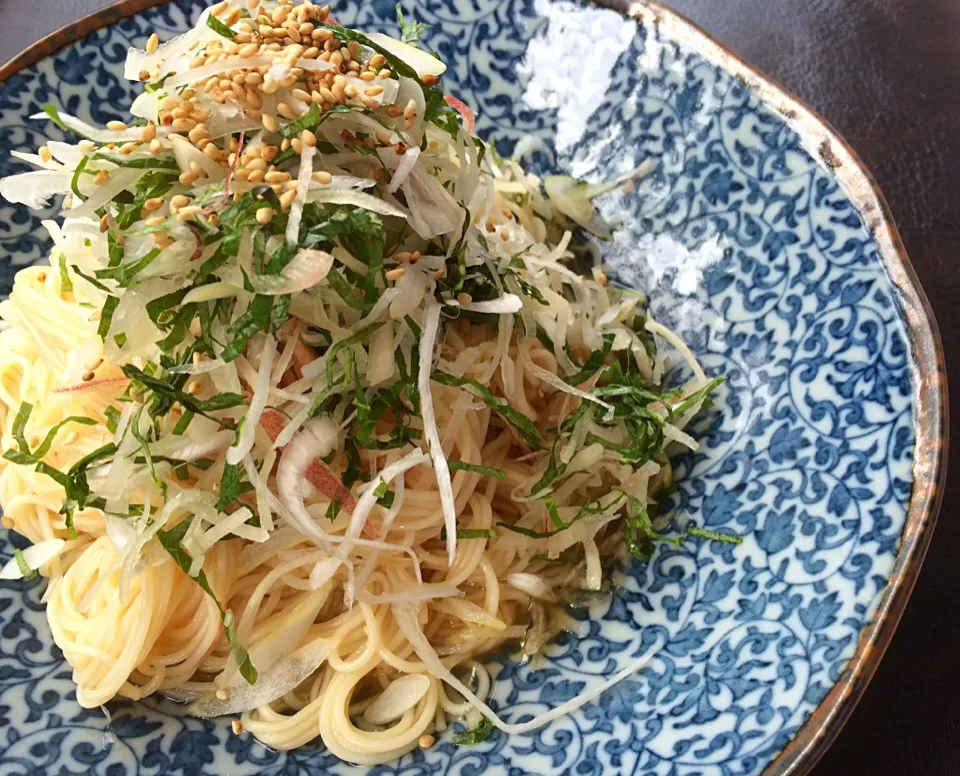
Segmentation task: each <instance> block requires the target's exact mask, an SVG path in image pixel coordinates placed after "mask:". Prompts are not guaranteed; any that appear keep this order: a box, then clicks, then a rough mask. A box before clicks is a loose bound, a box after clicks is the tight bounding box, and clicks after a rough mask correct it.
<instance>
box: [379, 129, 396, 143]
mask: <svg viewBox="0 0 960 776" xmlns="http://www.w3.org/2000/svg"><path fill="white" fill-rule="evenodd" d="M392 141H393V133H392V132H391V131H390V130H389V129H384V128H383V127H381V128H380V129H378V130H377V142H378V143H380V145H391V142H392Z"/></svg>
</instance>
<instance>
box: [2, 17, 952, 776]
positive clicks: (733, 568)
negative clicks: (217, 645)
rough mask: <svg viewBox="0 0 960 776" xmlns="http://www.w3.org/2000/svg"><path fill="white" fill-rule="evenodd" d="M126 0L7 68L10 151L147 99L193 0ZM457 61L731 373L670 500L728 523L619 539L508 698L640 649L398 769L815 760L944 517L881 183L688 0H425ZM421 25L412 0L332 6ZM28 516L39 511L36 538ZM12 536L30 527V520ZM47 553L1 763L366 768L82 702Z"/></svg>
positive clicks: (458, 69)
mask: <svg viewBox="0 0 960 776" xmlns="http://www.w3.org/2000/svg"><path fill="white" fill-rule="evenodd" d="M151 5H153V3H150V2H144V1H143V0H138V1H136V2H122V3H120V4H118V5H117V6H113V7H111V8H109V9H107V10H105V11H103V12H101V13H99V14H95V15H93V16H91V17H88V18H87V19H85V20H83V21H82V22H80V23H79V24H77V25H74V26H73V27H70V28H67V29H66V30H64V31H61V32H60V33H57V34H55V35H53V36H51V37H50V38H48V39H46V40H45V41H42V42H41V43H39V44H37V45H36V46H34V47H33V48H31V49H29V50H28V51H27V52H25V53H24V54H23V55H21V56H20V57H18V58H17V59H16V60H14V61H13V62H12V63H10V64H9V65H7V66H6V67H5V68H4V69H3V70H2V71H0V76H2V77H3V78H5V81H4V83H3V84H2V86H0V129H2V131H0V174H2V175H6V174H9V173H11V172H13V171H15V170H16V169H18V167H19V163H17V162H16V161H15V160H12V159H10V158H9V157H8V156H7V152H8V151H9V150H10V149H13V148H19V149H23V148H31V147H37V146H39V145H40V144H41V143H42V142H43V139H44V137H56V138H59V137H60V135H59V132H58V130H56V128H55V127H50V126H49V125H47V124H45V123H38V122H33V121H30V120H29V119H28V118H27V117H28V116H29V115H31V114H33V113H35V112H37V111H38V110H39V109H40V106H41V105H42V104H44V103H55V104H57V105H59V106H61V107H63V108H65V109H66V110H68V111H69V112H71V113H73V114H76V115H79V116H80V117H81V118H83V119H86V120H88V121H93V122H96V123H105V122H106V121H108V120H110V119H112V118H115V114H116V113H119V112H120V110H119V109H118V108H117V107H116V106H126V105H128V104H129V103H130V101H131V100H132V97H133V94H134V89H135V88H136V85H135V84H129V83H127V82H124V81H123V80H122V77H121V76H122V69H123V67H122V65H123V60H124V57H125V53H126V49H127V47H128V46H129V45H137V46H142V45H143V44H144V42H145V40H146V38H147V37H148V36H149V34H150V33H152V32H154V31H156V32H158V33H159V34H160V36H161V38H167V37H170V36H172V35H173V34H176V33H178V32H180V31H183V30H184V29H186V28H187V27H188V25H189V23H190V21H191V20H192V19H193V18H195V16H196V15H197V14H198V13H199V11H200V9H201V3H200V2H197V1H195V0H180V2H177V3H175V4H165V5H159V6H158V7H154V8H149V7H148V6H151ZM404 6H405V9H404V10H405V12H406V13H407V14H411V15H413V16H415V17H416V18H417V19H418V20H419V21H422V22H425V23H427V24H430V25H431V27H430V30H429V32H428V33H427V34H426V35H425V39H424V40H425V44H426V46H427V47H428V48H432V49H434V50H436V51H438V52H439V53H440V54H441V56H442V58H443V59H444V60H445V61H447V62H448V63H449V64H450V69H449V70H448V73H447V76H446V82H445V85H446V89H447V90H448V91H449V92H452V93H453V94H455V95H456V96H458V97H460V98H461V99H462V100H464V101H465V102H467V103H468V104H470V105H471V106H473V107H474V108H475V109H476V111H477V114H478V125H477V126H478V129H479V131H480V132H481V133H482V134H483V135H484V136H486V137H488V138H491V139H493V140H495V142H496V144H497V148H498V149H499V151H500V152H501V153H503V154H517V155H522V156H523V157H524V158H525V159H526V163H527V164H529V165H531V166H532V167H534V168H536V169H539V170H541V171H546V170H561V171H566V172H569V173H570V174H573V175H576V176H578V177H583V178H587V179H590V180H594V181H597V180H609V179H611V178H614V177H616V176H617V175H619V174H621V173H623V172H625V171H629V170H633V169H634V168H636V167H638V166H641V165H645V166H647V167H648V169H649V172H648V174H647V175H646V176H645V177H643V178H641V179H640V180H638V181H637V182H636V183H635V185H634V186H632V187H631V189H630V191H625V192H619V193H613V194H610V195H608V196H607V197H606V198H605V199H604V200H602V201H601V209H602V211H603V213H604V215H605V216H606V217H607V218H608V220H610V221H611V222H612V223H614V224H615V225H616V227H617V228H616V230H615V236H614V239H613V240H612V241H611V242H610V243H607V244H604V245H601V246H600V249H601V252H602V254H603V256H604V259H605V260H606V261H607V263H608V265H609V267H610V271H609V274H610V276H611V278H612V279H614V280H616V281H618V282H620V283H623V284H626V285H630V286H634V287H637V288H640V289H642V290H644V291H645V292H647V293H648V294H649V295H650V299H651V303H652V306H653V308H654V311H655V313H657V315H658V317H659V318H660V319H661V320H664V321H665V322H666V323H668V324H669V325H672V326H673V327H674V328H675V329H677V330H678V331H679V332H680V333H681V334H682V336H683V337H684V338H685V340H686V341H687V342H689V343H691V345H692V347H693V349H694V350H695V352H696V353H697V354H698V356H699V358H700V359H701V361H702V363H703V364H704V365H705V367H706V368H707V370H708V371H709V372H710V373H711V374H714V375H722V376H724V378H725V382H724V384H723V386H722V388H721V389H720V391H719V392H718V396H717V401H716V406H715V408H714V409H713V410H711V411H710V412H708V413H705V414H704V415H703V417H702V418H701V419H700V420H699V422H698V427H697V428H696V430H695V431H696V436H698V437H699V438H700V440H701V447H700V450H699V451H698V452H696V453H694V454H691V455H688V456H687V457H684V458H681V459H679V460H677V461H676V467H677V474H678V477H679V482H680V487H679V491H678V493H677V494H675V495H674V496H673V497H672V499H671V502H670V503H669V504H667V505H666V508H667V509H668V510H669V511H670V514H672V515H674V516H675V517H676V519H677V520H678V521H682V520H684V519H687V517H688V516H689V517H690V518H692V519H693V520H694V521H696V522H697V523H698V524H701V525H704V526H706V527H707V528H711V529H720V530H724V531H730V532H734V533H737V534H740V535H742V536H744V538H745V541H744V543H743V544H742V545H740V546H737V547H734V546H730V545H726V544H720V543H715V542H711V541H709V540H707V539H701V538H692V537H691V538H688V539H686V540H685V541H684V543H683V544H682V546H679V547H672V546H669V545H665V546H662V547H661V548H660V550H659V551H658V553H657V554H656V555H655V557H654V558H653V559H652V561H651V562H650V563H649V564H645V565H641V564H634V565H633V566H631V567H629V568H626V569H624V571H623V574H622V575H621V578H620V585H619V587H618V589H617V591H616V594H615V595H614V596H613V598H612V600H610V601H608V602H602V603H600V604H598V605H596V607H595V611H593V612H592V614H593V619H591V621H590V623H589V628H588V630H587V632H586V633H585V635H584V636H583V637H582V638H571V637H563V638H561V639H559V640H558V641H557V642H556V643H555V644H553V645H552V646H551V647H550V648H549V649H548V651H547V655H546V656H545V657H544V658H543V659H538V660H535V661H533V662H532V663H528V664H526V665H522V666H521V665H518V664H517V663H515V662H513V661H511V660H510V656H509V655H505V656H501V658H498V659H497V660H498V665H499V669H498V670H497V672H496V683H495V688H494V691H493V698H494V700H495V703H496V705H497V706H498V708H499V709H500V710H501V711H502V712H503V714H504V715H505V716H507V717H508V718H510V719H512V720H517V719H519V718H521V716H522V715H523V714H531V713H537V712H542V711H544V710H546V709H549V708H553V707H555V706H557V705H559V704H561V703H563V702H564V701H566V700H568V699H569V698H571V697H573V696H574V695H576V694H578V693H579V692H580V691H581V690H582V689H583V688H584V687H592V686H599V685H601V684H602V683H603V681H604V680H605V679H606V678H609V677H611V676H613V675H615V674H616V673H617V672H618V670H619V669H620V668H621V667H622V666H623V665H626V664H627V663H628V662H630V661H632V660H634V659H636V658H637V657H638V656H640V655H644V654H647V655H649V656H650V661H649V663H648V664H647V667H646V668H645V669H644V670H643V671H641V672H640V673H638V674H636V675H634V676H632V677H630V678H628V679H626V680H625V681H623V682H621V683H619V684H617V685H616V686H615V687H613V688H612V689H609V690H608V691H607V692H605V693H604V694H603V695H602V697H601V698H600V700H599V701H597V702H595V703H592V704H590V705H588V706H587V707H585V708H583V709H581V710H580V711H578V712H577V713H575V714H573V715H571V716H568V717H564V718H562V719H559V720H557V721H556V722H554V723H552V724H551V725H549V726H547V727H546V728H543V729H541V730H539V731H537V732H535V733H531V734H528V735H524V736H514V737H509V738H508V737H507V736H505V735H503V734H500V733H497V734H495V735H494V736H492V737H491V738H490V739H488V740H487V741H486V742H484V743H483V744H481V745H479V746H475V747H457V746H455V745H454V744H453V743H452V742H451V740H450V738H449V735H448V736H444V737H441V738H440V740H439V741H438V742H437V743H436V744H435V745H434V746H433V747H431V748H430V749H428V750H417V751H415V752H413V753H411V754H409V755H407V756H405V757H404V758H403V759H402V760H401V761H399V762H398V763H395V764H391V765H387V766H382V767H378V768H374V769H372V771H371V772H373V773H377V774H398V775H399V774H411V775H412V774H418V775H419V774H435V773H444V774H460V775H463V776H466V775H467V774H476V773H479V772H483V773H486V774H509V775H510V776H521V775H522V774H532V773H538V774H543V773H548V772H549V773H578V774H591V773H617V774H649V775H650V776H653V775H656V776H660V775H661V774H662V775H663V776H667V774H670V776H674V775H684V774H690V775H691V776H692V774H700V775H702V776H721V775H723V776H726V774H758V773H767V774H786V773H791V774H792V773H801V772H805V771H806V770H808V769H809V768H810V767H811V766H812V763H813V762H814V760H815V759H816V757H817V755H818V754H819V753H820V752H821V751H822V750H823V748H824V747H825V746H826V745H827V744H828V743H829V741H830V740H831V739H832V737H833V736H834V735H835V734H836V732H837V731H838V729H839V727H840V726H841V725H842V723H843V722H844V720H845V719H846V717H847V716H848V715H849V714H850V712H851V710H852V708H853V706H854V704H855V703H856V701H857V699H858V698H859V696H860V694H861V693H862V691H863V689H864V687H865V685H866V683H867V681H868V680H869V678H870V676H871V675H872V673H873V671H874V670H875V668H876V665H877V663H878V661H879V659H880V656H881V654H882V652H883V650H884V648H885V646H886V644H887V643H888V641H889V639H890V637H891V635H892V632H893V630H894V628H895V626H896V622H897V620H898V618H899V616H900V613H901V612H902V610H903V607H904V605H905V603H906V600H907V597H908V596H909V593H910V590H911V588H912V586H913V582H914V580H915V578H916V575H917V572H918V570H919V566H920V562H921V560H922V557H923V554H924V551H925V549H926V546H927V544H928V543H929V540H930V536H931V533H932V530H933V523H934V520H935V516H936V511H937V506H938V504H937V500H938V497H939V493H940V487H939V480H940V477H941V476H942V473H943V471H944V457H945V446H946V439H945V435H946V429H945V425H944V413H945V409H946V388H945V377H944V373H943V367H942V355H941V348H940V344H939V340H938V335H937V332H936V327H935V323H934V321H933V318H932V315H931V313H930V311H929V307H928V306H927V303H926V300H925V299H924V297H923V294H922V292H921V291H920V289H919V287H918V285H917V282H916V278H915V277H914V274H913V271H912V269H911V268H910V265H909V262H908V261H907V258H906V255H905V253H904V250H903V247H902V245H901V243H900V241H899V238H898V236H897V233H896V229H895V228H894V226H893V224H892V222H891V219H890V216H889V213H888V211H887V208H886V206H885V204H884V203H883V200H882V197H881V196H880V195H879V194H878V193H877V192H876V190H875V187H874V186H873V184H872V182H871V179H870V177H869V175H868V174H867V173H866V172H865V171H864V169H863V168H862V166H861V164H860V163H859V161H858V160H857V158H856V156H855V155H854V154H853V152H852V151H850V149H849V148H848V147H847V146H846V145H845V144H844V142H843V141H842V140H840V139H839V138H838V137H837V135H836V134H835V133H834V132H833V131H832V130H831V129H830V128H829V127H828V126H827V125H826V124H825V123H824V122H823V120H822V119H820V118H818V117H817V116H816V115H814V114H813V113H812V112H811V111H810V110H809V109H808V108H806V107H805V106H803V105H802V104H800V103H799V102H798V101H796V100H795V99H793V98H791V97H789V96H787V95H786V94H784V93H783V91H781V90H780V89H779V88H778V87H777V86H776V85H775V84H772V83H771V82H769V81H768V80H766V79H765V78H763V77H762V76H761V75H759V74H758V73H756V72H755V71H753V70H752V69H751V68H750V67H749V66H747V65H745V64H744V63H743V62H741V61H740V60H738V59H737V58H736V57H735V56H734V55H733V54H731V53H730V52H728V51H726V50H724V49H723V48H722V47H721V46H720V45H719V44H717V43H715V42H713V41H711V40H710V39H709V38H708V37H707V36H706V35H704V34H703V33H702V32H700V31H699V30H697V29H696V28H694V27H693V26H692V25H690V24H689V23H688V22H686V21H684V20H683V19H682V18H680V17H679V16H677V15H675V14H674V13H673V12H671V11H668V10H666V9H665V8H662V7H660V6H658V5H655V4H653V3H650V2H641V3H636V4H632V5H629V6H627V5H626V4H623V5H616V6H601V5H588V4H582V3H579V2H566V1H561V0H456V1H455V2H441V0H418V1H417V2H413V3H411V2H404ZM334 10H335V13H336V14H337V16H338V19H339V20H340V21H341V22H342V23H344V24H347V25H348V26H357V27H364V28H369V29H381V30H385V31H391V30H394V29H395V24H396V20H395V11H394V3H393V0H373V2H366V3H362V4H360V3H356V4H354V5H351V6H349V7H336V8H335V9H334ZM53 215H54V210H53V209H51V211H50V212H49V213H45V214H42V216H41V215H38V214H35V213H28V212H27V211H26V210H24V209H22V208H19V207H12V206H7V205H3V206H2V208H0V224H2V225H3V226H2V227H0V254H2V256H3V259H2V262H3V263H2V265H0V292H2V293H7V292H8V291H9V288H10V286H11V283H12V280H13V274H14V272H15V270H16V269H17V268H18V267H20V266H24V265H26V264H29V263H32V262H35V261H38V260H40V259H41V258H43V257H44V256H45V253H46V251H47V249H48V244H47V240H46V238H45V233H44V232H43V230H42V228H41V226H40V218H41V217H53ZM14 540H16V538H15V537H14ZM3 552H4V553H5V554H9V552H10V550H9V547H8V546H6V545H5V546H4V549H3ZM42 590H43V587H42V583H39V584H35V585H32V586H29V587H28V589H27V590H26V593H25V594H24V587H23V583H16V584H4V585H3V586H2V587H0V629H2V630H0V634H2V642H0V724H2V725H3V730H0V770H2V772H3V773H5V774H28V773H30V774H32V773H47V772H61V771H62V772H81V771H82V772H85V773H94V774H104V775H106V774H110V776H114V775H116V776H119V774H126V773H129V774H168V773H169V774H174V773H184V774H200V773H205V774H214V773H218V774H231V775H236V776H247V775H248V774H250V775H252V774H263V775H264V776H266V775H267V774H278V775H279V774H301V773H302V774H318V775H319V774H341V773H342V774H348V773H353V772H355V771H354V769H353V768H352V767H350V766H348V765H345V764H343V763H340V762H338V761H337V760H336V759H335V758H334V757H332V756H331V755H329V754H328V753H327V752H326V751H324V750H323V749H322V748H321V747H319V746H313V747H308V748H305V749H301V750H299V751H296V752H290V753H277V752H273V751H269V750H267V749H265V748H264V747H262V746H261V745H259V744H257V743H256V742H255V741H254V740H252V739H251V738H250V737H249V736H247V735H240V736H235V735H233V734H232V733H231V731H230V726H229V723H228V722H226V721H222V720H221V721H206V720H198V719H190V718H187V717H185V716H183V715H182V714H181V713H180V711H179V709H178V708H177V707H176V706H175V705H173V704H171V703H168V702H165V701H161V700H149V701H147V702H144V703H142V704H139V705H135V706H134V705H130V704H116V705H115V706H111V708H110V714H111V716H112V721H111V722H110V724H109V734H108V733H107V731H108V720H107V718H106V717H105V715H104V713H103V712H101V711H100V710H92V711H88V710H83V709H81V708H80V707H79V706H78V705H77V704H76V701H75V697H74V692H73V689H72V684H71V682H70V671H69V669H68V668H67V667H66V666H65V664H64V663H63V662H62V657H61V655H60V653H59V651H58V650H57V649H56V647H55V646H54V645H53V641H52V638H51V635H50V631H49V628H48V626H47V623H46V619H45V617H44V613H43V607H42V605H41V604H40V596H41V594H42Z"/></svg>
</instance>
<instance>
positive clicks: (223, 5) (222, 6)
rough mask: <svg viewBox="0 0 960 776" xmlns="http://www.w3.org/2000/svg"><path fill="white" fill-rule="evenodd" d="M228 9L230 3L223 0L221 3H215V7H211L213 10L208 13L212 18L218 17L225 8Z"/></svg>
mask: <svg viewBox="0 0 960 776" xmlns="http://www.w3.org/2000/svg"><path fill="white" fill-rule="evenodd" d="M229 7H230V3H229V2H228V0H223V1H222V2H220V3H217V4H216V5H215V6H213V8H211V9H210V13H212V14H213V15H214V16H219V15H220V14H222V13H223V12H224V11H226V10H227V8H229Z"/></svg>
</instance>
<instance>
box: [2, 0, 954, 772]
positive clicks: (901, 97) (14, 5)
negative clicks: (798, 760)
mask: <svg viewBox="0 0 960 776" xmlns="http://www.w3.org/2000/svg"><path fill="white" fill-rule="evenodd" d="M109 3H110V0H32V1H28V0H0V62H5V61H6V60H8V59H9V58H11V57H13V56H14V55H16V54H17V53H19V51H20V50H21V49H22V48H24V47H25V46H27V45H29V44H30V43H32V42H33V41H34V40H37V39H38V38H40V37H42V36H43V35H45V34H47V33H48V32H52V31H54V30H55V29H57V28H59V27H61V26H63V25H64V24H67V23H69V22H72V21H75V20H76V19H78V18H80V17H81V16H83V15H85V14H87V13H89V12H90V11H93V10H96V9H98V8H102V7H103V6H106V5H109ZM667 5H671V6H673V7H674V8H676V9H677V10H679V11H681V12H682V13H684V14H686V15H687V16H688V17H689V18H691V19H692V20H693V21H695V22H696V23H698V24H699V25H700V26H702V27H704V28H705V29H706V30H707V32H709V33H711V34H712V35H713V36H714V37H715V38H717V39H718V40H720V41H721V42H722V43H724V44H726V45H727V46H729V47H730V48H732V49H733V50H734V51H736V52H737V53H739V54H740V55H741V56H743V57H744V58H745V59H746V60H747V61H749V62H751V63H752V64H754V65H755V66H757V67H758V68H760V70H762V71H764V72H766V73H768V74H769V75H771V76H772V77H773V78H775V79H776V80H777V81H779V82H780V83H781V84H783V85H784V86H785V87H786V88H787V89H788V90H789V91H791V92H793V93H794V94H796V95H797V96H799V97H801V98H802V99H803V100H805V101H806V102H808V103H809V104H810V105H812V106H813V107H814V108H815V109H816V110H817V111H819V112H820V113H821V114H822V115H823V116H825V117H826V118H827V119H828V120H829V121H830V122H831V123H832V124H833V125H834V126H835V127H836V128H837V129H838V130H839V131H840V134H842V135H843V136H844V137H845V138H846V139H847V140H848V141H849V142H850V144H851V145H852V146H853V148H854V149H855V150H856V151H857V153H858V154H859V155H860V157H861V158H862V159H863V161H864V162H865V163H866V165H867V167H868V168H869V169H870V170H872V172H873V175H874V177H875V178H876V180H877V182H878V183H879V184H880V188H881V189H882V190H883V192H884V193H885V194H886V197H887V200H888V201H889V202H890V206H891V208H892V210H893V214H894V217H895V218H896V221H897V224H898V225H899V227H900V232H901V234H902V235H903V239H904V242H905V243H906V246H907V251H908V253H909V255H910V257H911V259H912V260H913V264H914V266H915V267H916V270H917V274H918V275H919V276H920V281H921V283H922V284H923V287H924V289H925V290H926V292H927V296H928V297H929V298H930V301H931V303H932V304H933V308H934V311H935V313H936V316H937V320H938V322H939V324H940V331H941V334H942V336H943V340H944V343H945V348H946V354H947V365H948V372H949V373H950V378H951V382H953V385H954V386H955V387H956V390H960V375H958V374H957V372H956V370H955V369H954V367H955V366H956V364H958V363H960V352H958V344H957V341H958V338H957V335H958V334H960V320H958V313H957V311H958V308H960V288H958V286H960V273H958V272H957V269H956V268H957V264H958V261H960V218H958V216H960V0H668V2H667ZM953 436H954V438H955V439H957V438H960V437H958V436H957V435H956V434H954V435H953ZM953 464H954V465H952V466H951V467H950V470H951V473H955V470H956V468H957V466H958V465H960V454H958V455H955V456H954V457H953ZM958 478H960V472H956V477H954V478H951V479H953V480H954V482H960V479H958ZM958 497H960V491H958V489H957V487H955V486H954V487H950V488H948V491H947V493H946V495H945V497H944V507H943V511H942V513H941V515H940V520H939V525H938V527H937V531H936V534H935V535H934V539H933V545H932V546H931V548H930V552H929V554H928V556H927V561H926V563H925V565H924V568H923V571H922V572H921V575H920V581H919V582H918V584H917V587H916V590H915V591H914V594H913V598H912V599H911V602H910V604H909V606H908V607H907V611H906V614H905V615H904V617H903V621H902V623H901V625H900V628H899V630H898V631H897V634H896V636H895V637H894V639H893V643H892V644H891V646H890V649H889V650H888V652H887V655H886V657H885V658H884V660H883V662H882V663H881V665H880V668H879V670H878V671H877V674H876V676H875V678H874V680H873V682H872V683H871V685H870V687H869V688H868V689H867V692H866V694H865V695H864V697H863V699H862V700H861V702H860V705H859V707H858V708H857V710H856V711H855V712H854V714H853V717H852V718H851V720H850V722H849V723H847V725H846V727H845V728H844V730H843V731H842V733H841V734H840V736H839V738H838V739H837V741H836V743H835V744H834V745H833V746H832V747H831V748H830V750H829V751H828V752H827V754H826V755H825V756H824V758H823V759H822V760H821V762H820V764H819V765H818V766H817V768H816V769H815V771H814V773H815V776H833V775H834V774H839V775H841V776H845V775H847V774H849V775H851V776H859V774H869V776H888V775H889V776H905V775H912V774H920V775H922V776H928V775H929V776H950V775H951V774H960V590H958V585H957V576H958V575H957V571H958V570H960V562H958V556H960V527H958V525H957V522H956V520H955V519H954V518H955V515H956V509H955V507H954V504H955V503H956V502H957V499H958Z"/></svg>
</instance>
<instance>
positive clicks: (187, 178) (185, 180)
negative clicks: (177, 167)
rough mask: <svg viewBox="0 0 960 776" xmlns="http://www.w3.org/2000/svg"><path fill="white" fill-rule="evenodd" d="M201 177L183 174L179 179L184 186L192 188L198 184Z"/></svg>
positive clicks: (191, 173)
mask: <svg viewBox="0 0 960 776" xmlns="http://www.w3.org/2000/svg"><path fill="white" fill-rule="evenodd" d="M199 177H200V176H199V175H197V174H196V173H195V172H182V173H180V177H179V178H178V180H179V181H180V182H181V183H182V184H183V185H184V186H191V185H193V184H194V183H196V182H197V179H198V178H199Z"/></svg>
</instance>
